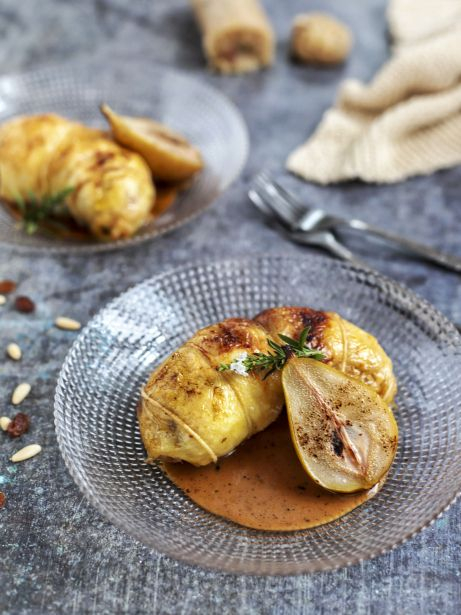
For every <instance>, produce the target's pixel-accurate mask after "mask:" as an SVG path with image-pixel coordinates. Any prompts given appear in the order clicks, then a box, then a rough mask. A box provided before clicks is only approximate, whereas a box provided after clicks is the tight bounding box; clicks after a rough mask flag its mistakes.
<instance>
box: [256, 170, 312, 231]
mask: <svg viewBox="0 0 461 615" xmlns="http://www.w3.org/2000/svg"><path fill="white" fill-rule="evenodd" d="M254 190H255V191H256V192H257V193H258V194H259V196H260V198H262V199H263V200H264V201H265V202H266V204H267V205H268V206H269V207H270V209H271V210H272V212H273V214H274V215H276V216H277V218H279V219H281V220H282V222H283V223H284V224H288V225H290V226H292V225H294V224H296V223H297V221H298V219H299V218H300V216H301V215H302V212H301V213H299V212H298V211H297V209H296V208H295V207H293V205H292V203H291V202H290V201H288V199H286V198H285V196H284V195H282V194H281V193H280V191H279V190H278V188H277V186H275V184H274V182H273V181H272V180H271V179H270V178H269V176H268V175H267V173H260V174H259V175H258V176H257V177H256V178H255V180H254Z"/></svg>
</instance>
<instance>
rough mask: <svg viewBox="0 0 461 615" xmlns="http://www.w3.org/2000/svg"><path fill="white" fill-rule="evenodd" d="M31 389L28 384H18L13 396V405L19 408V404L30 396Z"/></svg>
mask: <svg viewBox="0 0 461 615" xmlns="http://www.w3.org/2000/svg"><path fill="white" fill-rule="evenodd" d="M30 389H31V386H30V384H29V383H28V382H21V384H18V386H17V387H16V388H15V389H14V391H13V395H12V396H11V403H12V404H14V405H15V406H17V405H18V404H20V403H21V402H23V401H24V400H25V399H26V397H27V396H28V395H29V393H30Z"/></svg>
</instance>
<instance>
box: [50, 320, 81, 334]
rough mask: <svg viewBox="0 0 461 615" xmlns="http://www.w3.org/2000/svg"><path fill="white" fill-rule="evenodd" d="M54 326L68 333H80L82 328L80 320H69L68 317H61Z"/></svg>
mask: <svg viewBox="0 0 461 615" xmlns="http://www.w3.org/2000/svg"><path fill="white" fill-rule="evenodd" d="M54 324H55V325H56V326H57V327H58V328H59V329H66V330H67V331H78V330H79V329H81V328H82V325H81V324H80V323H79V322H78V320H74V319H73V318H67V316H59V317H58V318H56V320H55V321H54Z"/></svg>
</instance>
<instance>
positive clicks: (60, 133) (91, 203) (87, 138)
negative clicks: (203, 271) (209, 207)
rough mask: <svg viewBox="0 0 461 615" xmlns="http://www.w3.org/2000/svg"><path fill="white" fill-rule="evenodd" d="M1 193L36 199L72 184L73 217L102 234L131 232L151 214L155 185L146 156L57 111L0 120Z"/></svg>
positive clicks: (5, 196) (108, 236)
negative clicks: (67, 118) (58, 113)
mask: <svg viewBox="0 0 461 615" xmlns="http://www.w3.org/2000/svg"><path fill="white" fill-rule="evenodd" d="M0 178H1V181H0V198H3V199H4V200H7V201H11V202H13V201H15V200H16V199H17V198H18V197H21V198H22V199H24V200H27V199H28V197H29V196H30V194H31V193H33V194H34V195H35V197H37V198H38V199H40V198H43V197H44V196H47V195H48V196H49V195H52V194H56V193H59V192H61V191H63V190H64V189H66V188H73V192H71V194H70V195H69V196H68V197H67V201H66V202H67V205H68V207H69V211H70V213H71V215H72V217H73V218H75V220H76V221H77V222H79V223H81V224H83V225H84V226H86V227H88V228H89V230H90V231H91V232H92V233H93V234H94V235H95V236H96V237H98V238H100V239H119V238H122V237H128V236H131V235H133V234H134V233H135V232H136V231H137V230H138V229H139V228H140V227H141V226H142V225H143V224H144V223H145V222H146V221H147V219H148V218H149V214H150V212H151V209H152V206H153V204H154V200H155V189H154V186H153V183H152V178H151V174H150V170H149V167H148V166H147V164H146V162H145V161H144V159H143V158H142V157H141V156H139V155H138V154H136V153H134V152H130V151H128V150H126V149H124V148H122V147H121V146H120V145H117V144H116V143H114V142H113V141H111V140H110V138H109V137H107V136H106V135H105V134H104V133H102V132H101V131H98V130H94V129H92V128H88V127H86V126H83V125H82V124H78V123H77V122H71V121H69V120H66V119H64V118H62V117H59V116H58V115H53V114H46V115H36V116H24V117H18V118H15V119H13V120H10V121H8V122H6V123H4V124H3V125H1V126H0Z"/></svg>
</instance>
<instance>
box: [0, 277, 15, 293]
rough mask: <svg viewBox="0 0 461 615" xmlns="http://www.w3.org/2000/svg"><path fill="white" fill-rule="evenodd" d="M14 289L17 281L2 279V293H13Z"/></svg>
mask: <svg viewBox="0 0 461 615" xmlns="http://www.w3.org/2000/svg"><path fill="white" fill-rule="evenodd" d="M13 290H16V282H13V280H0V293H2V295H7V294H8V293H12V292H13Z"/></svg>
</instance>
